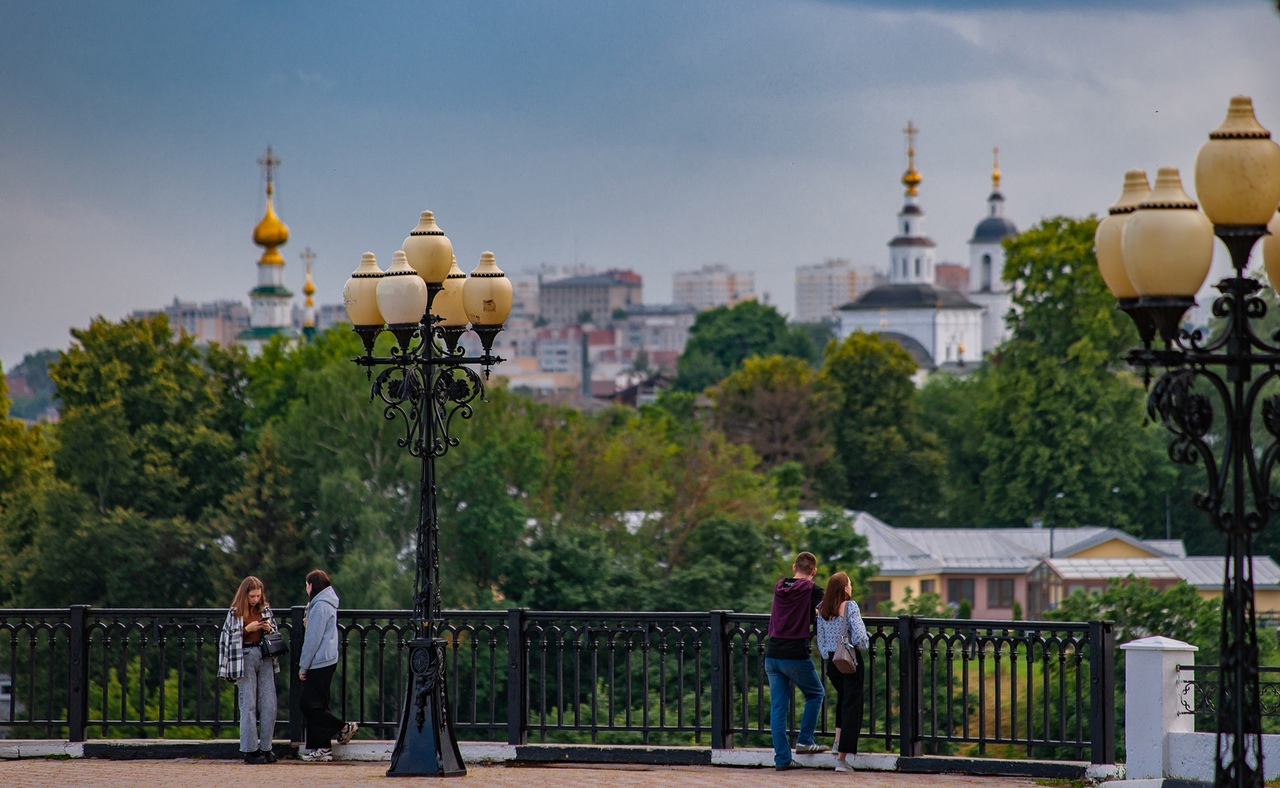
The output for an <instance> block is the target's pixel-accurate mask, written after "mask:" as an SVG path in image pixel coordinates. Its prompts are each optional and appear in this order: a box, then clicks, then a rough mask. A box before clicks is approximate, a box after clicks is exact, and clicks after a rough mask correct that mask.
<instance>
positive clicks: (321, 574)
mask: <svg viewBox="0 0 1280 788" xmlns="http://www.w3.org/2000/svg"><path fill="white" fill-rule="evenodd" d="M307 582H308V583H310V584H311V596H310V598H311V599H315V598H316V594H318V593H320V592H321V591H323V590H325V589H326V588H328V587H329V586H331V585H333V583H330V582H329V574H328V573H327V572H325V571H324V570H323V569H312V570H311V571H310V572H307Z"/></svg>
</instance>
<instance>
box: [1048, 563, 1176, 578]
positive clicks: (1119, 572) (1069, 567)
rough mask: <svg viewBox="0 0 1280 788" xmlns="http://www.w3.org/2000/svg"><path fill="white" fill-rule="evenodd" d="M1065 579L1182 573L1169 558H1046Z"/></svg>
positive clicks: (1172, 576) (1170, 575) (1147, 576)
mask: <svg viewBox="0 0 1280 788" xmlns="http://www.w3.org/2000/svg"><path fill="white" fill-rule="evenodd" d="M1044 562H1045V563H1046V564H1048V565H1049V566H1050V567H1051V568H1052V569H1053V571H1055V572H1057V574H1058V576H1059V577H1061V578H1062V579H1063V580H1107V579H1109V578H1112V577H1129V576H1130V575H1133V576H1134V577H1140V578H1146V579H1148V580H1178V579H1180V578H1181V576H1180V575H1179V574H1178V573H1177V571H1176V570H1174V568H1173V567H1172V566H1170V565H1169V560H1168V559H1167V558H1046V559H1045V560H1044Z"/></svg>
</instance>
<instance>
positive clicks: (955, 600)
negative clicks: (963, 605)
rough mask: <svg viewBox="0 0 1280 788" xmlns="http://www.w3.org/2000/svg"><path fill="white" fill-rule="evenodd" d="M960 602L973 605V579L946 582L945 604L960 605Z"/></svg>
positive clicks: (955, 579) (954, 579)
mask: <svg viewBox="0 0 1280 788" xmlns="http://www.w3.org/2000/svg"><path fill="white" fill-rule="evenodd" d="M961 600H964V601H967V602H968V603H969V604H970V605H972V604H973V578H971V577H968V578H963V579H957V578H953V579H951V580H948V581H947V602H948V603H952V604H957V605H958V604H960V602H961Z"/></svg>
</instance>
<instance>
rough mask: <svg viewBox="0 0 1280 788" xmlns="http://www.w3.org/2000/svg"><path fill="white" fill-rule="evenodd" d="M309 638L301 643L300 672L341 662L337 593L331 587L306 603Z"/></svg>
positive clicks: (307, 636)
mask: <svg viewBox="0 0 1280 788" xmlns="http://www.w3.org/2000/svg"><path fill="white" fill-rule="evenodd" d="M306 615H307V635H306V638H305V639H304V640H303V641H302V655H301V656H300V657H299V658H298V670H299V671H301V672H303V673H306V672H307V671H309V670H311V669H312V668H324V667H328V666H329V665H336V664H337V663H338V594H337V592H336V591H334V590H333V586H329V587H328V588H326V589H324V590H323V591H321V592H320V593H318V594H316V596H315V599H312V600H311V601H310V602H309V603H308V604H307V613H306Z"/></svg>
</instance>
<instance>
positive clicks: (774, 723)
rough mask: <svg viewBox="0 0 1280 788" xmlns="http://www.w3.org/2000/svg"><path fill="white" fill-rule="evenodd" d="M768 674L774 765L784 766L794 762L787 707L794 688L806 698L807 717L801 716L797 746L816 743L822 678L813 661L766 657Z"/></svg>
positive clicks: (805, 714) (765, 666)
mask: <svg viewBox="0 0 1280 788" xmlns="http://www.w3.org/2000/svg"><path fill="white" fill-rule="evenodd" d="M764 671H765V673H767V674H768V676H769V698H770V706H769V732H770V733H772V734H773V763H774V765H775V766H784V765H786V764H788V763H790V762H791V744H790V742H788V741H787V707H789V706H790V705H791V697H792V694H793V691H794V689H799V690H800V692H801V693H802V694H803V695H804V714H802V715H801V717H800V735H799V736H798V737H796V744H813V729H814V728H815V727H817V725H818V711H819V710H820V709H821V708H822V696H823V692H824V690H823V688H822V679H820V678H818V670H817V668H815V667H814V666H813V660H811V659H809V658H807V657H806V658H805V659H774V658H773V657H766V658H765V660H764Z"/></svg>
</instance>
